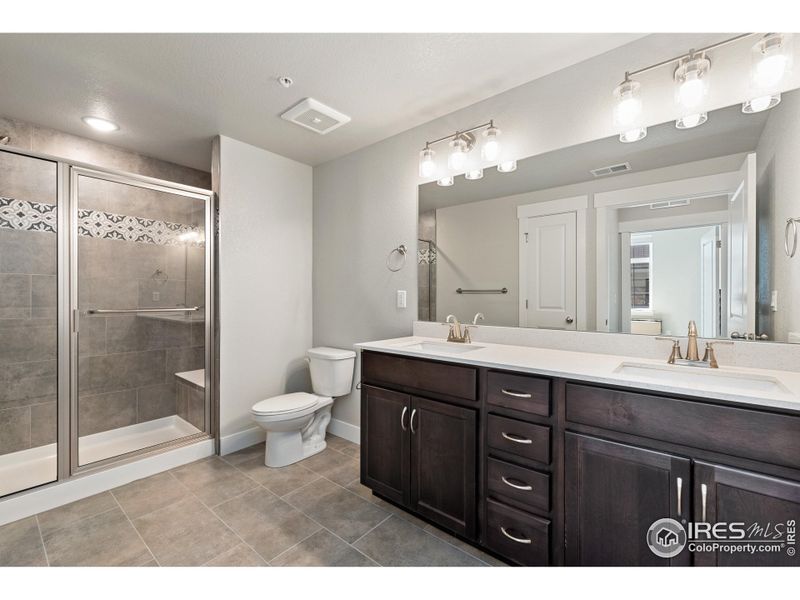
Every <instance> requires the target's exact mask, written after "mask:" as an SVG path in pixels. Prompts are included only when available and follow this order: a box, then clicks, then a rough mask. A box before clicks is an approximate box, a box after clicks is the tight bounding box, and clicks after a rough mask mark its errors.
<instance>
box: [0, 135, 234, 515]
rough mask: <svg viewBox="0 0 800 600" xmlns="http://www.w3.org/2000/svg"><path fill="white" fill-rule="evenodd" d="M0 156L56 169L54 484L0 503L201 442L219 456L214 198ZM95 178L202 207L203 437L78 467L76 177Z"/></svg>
mask: <svg viewBox="0 0 800 600" xmlns="http://www.w3.org/2000/svg"><path fill="white" fill-rule="evenodd" d="M0 151H2V152H7V153H9V154H16V155H20V156H27V157H30V158H35V159H40V160H45V161H49V162H52V163H55V165H56V203H57V207H56V209H57V226H56V245H57V248H56V286H57V290H56V294H57V299H56V315H57V322H56V330H57V332H56V336H57V337H56V348H57V358H56V364H57V379H56V382H57V383H56V386H57V400H56V413H57V414H56V461H57V462H56V465H57V468H56V478H55V479H54V480H53V481H49V482H46V483H42V484H40V485H36V486H33V487H30V488H26V489H24V490H19V491H16V492H12V493H10V494H7V495H5V496H2V498H0V502H2V501H5V500H8V499H11V498H16V497H19V496H22V495H25V494H27V493H30V492H33V491H36V490H41V489H43V488H48V487H52V486H56V485H59V484H61V483H64V482H65V481H68V480H70V479H76V478H78V477H80V476H82V475H85V474H88V473H92V472H97V471H102V470H106V469H108V468H111V467H115V466H118V465H122V464H125V463H129V462H134V461H137V460H140V459H142V458H144V457H146V456H151V455H156V454H161V453H163V452H167V451H169V450H173V449H175V448H180V447H182V446H187V445H191V444H194V443H197V442H199V441H203V440H208V439H211V440H214V446H215V452H219V402H218V396H217V394H216V386H217V382H218V381H219V374H218V368H217V364H216V319H217V310H216V309H217V289H218V286H217V283H216V279H215V264H216V252H217V249H216V239H217V222H216V216H217V208H216V207H217V195H216V194H215V193H214V192H213V191H211V190H206V189H203V188H198V187H193V186H189V185H184V184H179V183H175V182H171V181H167V180H163V179H157V178H154V177H148V176H145V175H137V174H134V173H127V172H125V171H120V170H115V169H108V168H103V167H98V166H96V165H91V164H87V163H83V162H80V161H74V160H69V159H64V158H61V157H58V156H53V155H50V154H46V153H43V152H34V151H32V150H27V149H25V148H18V147H14V146H3V147H2V148H0ZM81 175H84V176H87V177H94V178H99V179H103V180H107V181H112V182H116V183H120V184H127V185H133V186H137V187H144V188H147V189H151V190H156V191H161V192H166V193H170V194H176V195H180V196H186V197H190V198H196V199H198V200H203V201H205V203H206V204H205V244H206V246H205V248H206V251H205V256H204V260H205V282H204V284H205V286H204V287H205V290H204V292H205V304H206V306H205V348H204V353H205V357H204V358H205V399H206V402H205V415H206V421H205V422H206V423H207V424H208V427H206V431H202V432H198V433H196V434H193V435H190V436H186V437H182V438H179V439H177V440H173V441H171V442H164V443H162V444H158V445H154V446H149V447H146V448H142V449H140V450H135V451H132V452H128V453H125V454H122V455H119V456H115V457H110V458H107V459H105V460H102V461H97V462H93V463H89V464H87V465H83V466H81V465H79V464H78V462H79V460H78V459H79V457H78V419H77V410H78V393H77V385H78V362H79V356H78V342H77V338H78V336H77V329H76V327H77V326H78V325H79V323H80V316H79V309H78V270H77V269H78V251H77V250H78V196H77V182H78V177H79V176H81Z"/></svg>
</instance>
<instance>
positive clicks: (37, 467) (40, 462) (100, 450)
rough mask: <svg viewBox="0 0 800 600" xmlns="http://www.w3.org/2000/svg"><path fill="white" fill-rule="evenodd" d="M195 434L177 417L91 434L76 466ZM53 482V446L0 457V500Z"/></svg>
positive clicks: (81, 446) (81, 441)
mask: <svg viewBox="0 0 800 600" xmlns="http://www.w3.org/2000/svg"><path fill="white" fill-rule="evenodd" d="M195 433H200V430H199V429H197V428H196V427H195V426H194V425H192V424H191V423H188V422H187V421H184V420H183V419H182V418H180V417H179V416H178V415H171V416H169V417H163V418H161V419H155V420H153V421H147V422H145V423H137V424H136V425H129V426H128V427H120V428H119V429H112V430H110V431H103V432H101V433H94V434H92V435H87V436H84V437H82V438H80V439H79V440H78V450H79V453H78V455H79V456H80V464H81V465H87V464H89V463H93V462H97V461H100V460H104V459H106V458H111V457H112V456H119V455H121V454H127V453H128V452H133V451H135V450H141V449H142V448H148V447H150V446H155V445H157V444H163V443H164V442H171V441H173V440H177V439H180V438H182V437H186V436H189V435H193V434H195ZM55 478H56V445H55V444H48V445H47V446H39V447H38V448H31V449H30V450H22V451H20V452H13V453H11V454H5V455H3V456H0V496H4V495H6V494H10V493H12V492H16V491H20V490H24V489H27V488H30V487H34V486H37V485H41V484H43V483H47V482H50V481H53V480H55Z"/></svg>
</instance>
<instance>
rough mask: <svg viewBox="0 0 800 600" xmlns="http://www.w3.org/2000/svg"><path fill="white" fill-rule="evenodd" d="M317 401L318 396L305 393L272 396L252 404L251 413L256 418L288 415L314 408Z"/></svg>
mask: <svg viewBox="0 0 800 600" xmlns="http://www.w3.org/2000/svg"><path fill="white" fill-rule="evenodd" d="M319 399H320V398H319V396H315V395H314V394H308V393H306V392H296V393H294V394H283V395H281V396H273V397H272V398H267V399H266V400H261V401H260V402H257V403H256V404H254V405H253V408H252V413H253V414H254V415H257V416H270V415H288V414H291V413H296V412H301V411H304V410H306V409H309V408H311V407H313V406H316V405H317V403H318V402H319Z"/></svg>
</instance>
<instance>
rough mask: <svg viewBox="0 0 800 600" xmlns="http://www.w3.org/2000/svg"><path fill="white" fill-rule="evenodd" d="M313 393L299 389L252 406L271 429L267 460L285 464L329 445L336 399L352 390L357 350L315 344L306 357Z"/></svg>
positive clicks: (255, 415) (262, 423) (260, 421)
mask: <svg viewBox="0 0 800 600" xmlns="http://www.w3.org/2000/svg"><path fill="white" fill-rule="evenodd" d="M306 361H308V364H309V368H310V370H311V387H312V389H313V390H314V393H313V394H309V393H306V392H297V393H294V394H283V395H281V396H274V397H272V398H267V399H266V400H261V401H260V402H257V403H256V404H254V405H253V408H252V410H251V412H252V415H253V420H254V421H255V422H256V423H258V424H259V425H260V426H261V427H263V428H264V429H265V430H266V432H267V443H266V450H265V455H264V464H265V465H267V466H268V467H285V466H286V465H290V464H292V463H296V462H298V461H300V460H303V459H304V458H308V457H309V456H312V455H314V454H317V453H318V452H322V451H323V450H324V449H325V446H326V444H325V432H326V430H327V429H328V423H330V420H331V408H332V406H333V399H334V398H335V397H337V396H344V395H346V394H349V393H350V390H351V388H352V386H353V367H354V365H355V361H356V353H355V352H353V351H352V350H342V349H339V348H325V347H320V348H311V349H310V350H309V351H308V356H307V358H306Z"/></svg>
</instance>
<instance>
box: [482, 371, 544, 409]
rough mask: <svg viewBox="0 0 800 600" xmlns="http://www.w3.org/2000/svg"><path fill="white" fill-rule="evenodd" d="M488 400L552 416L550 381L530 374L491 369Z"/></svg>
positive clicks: (488, 382) (504, 405) (487, 392)
mask: <svg viewBox="0 0 800 600" xmlns="http://www.w3.org/2000/svg"><path fill="white" fill-rule="evenodd" d="M486 400H487V402H488V403H489V404H494V405H495V406H502V407H503V408H511V409H514V410H520V411H522V412H527V413H531V414H534V415H542V416H544V417H548V416H550V381H548V380H547V379H541V378H539V377H530V376H528V375H514V374H511V373H500V372H496V371H490V372H489V377H488V379H487V389H486Z"/></svg>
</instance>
